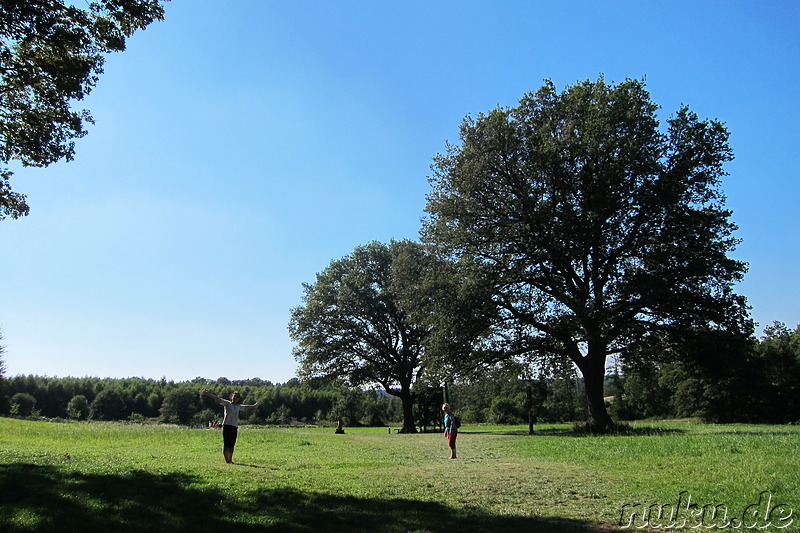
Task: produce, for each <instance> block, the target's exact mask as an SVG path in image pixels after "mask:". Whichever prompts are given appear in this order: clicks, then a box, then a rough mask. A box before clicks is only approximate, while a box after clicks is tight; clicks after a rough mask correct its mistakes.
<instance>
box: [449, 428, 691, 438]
mask: <svg viewBox="0 0 800 533" xmlns="http://www.w3.org/2000/svg"><path fill="white" fill-rule="evenodd" d="M463 433H464V434H465V435H467V434H469V435H526V436H531V437H536V436H539V437H597V436H603V437H637V436H647V435H681V434H684V433H688V431H686V430H685V429H679V428H659V427H625V428H623V429H621V430H620V431H614V432H610V433H592V432H591V431H585V430H583V429H581V428H565V427H558V428H548V427H545V428H541V429H534V431H533V433H532V434H529V433H528V430H527V429H509V430H507V431H497V430H489V431H481V430H472V429H467V430H465V431H463Z"/></svg>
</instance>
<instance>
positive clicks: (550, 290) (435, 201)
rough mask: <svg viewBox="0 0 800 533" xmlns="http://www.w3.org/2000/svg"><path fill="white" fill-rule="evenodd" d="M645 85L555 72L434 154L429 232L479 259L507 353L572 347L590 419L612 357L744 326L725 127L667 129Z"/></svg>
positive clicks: (689, 115) (595, 422)
mask: <svg viewBox="0 0 800 533" xmlns="http://www.w3.org/2000/svg"><path fill="white" fill-rule="evenodd" d="M657 109H658V106H657V105H656V104H655V103H654V102H652V101H651V98H650V95H649V93H648V92H647V91H646V89H645V84H644V82H643V81H638V80H626V81H624V82H622V83H619V84H617V85H613V84H607V83H606V82H605V80H604V79H603V78H600V79H598V80H596V81H590V80H587V81H585V82H582V83H579V84H577V85H574V86H570V87H567V88H566V89H565V90H564V91H563V92H558V91H557V90H556V87H555V85H554V84H553V83H552V82H550V81H547V82H546V83H545V84H544V85H543V86H542V87H541V88H540V89H539V90H538V91H536V92H532V93H529V94H526V95H525V96H524V97H523V98H522V99H521V100H520V102H519V105H518V106H517V107H514V108H498V109H494V110H492V111H490V112H489V113H487V114H480V115H479V116H478V117H477V118H472V117H467V118H466V119H465V120H464V121H463V123H462V125H461V130H460V138H461V143H460V144H459V145H452V146H449V147H448V150H447V152H446V153H445V154H440V155H439V156H437V157H436V159H435V162H434V165H433V170H434V175H433V176H432V178H431V184H432V191H431V193H430V194H429V196H428V203H427V206H426V211H427V212H428V213H429V216H428V218H427V220H426V221H425V226H424V228H423V239H424V240H426V241H428V242H431V243H435V244H436V245H438V246H439V247H440V248H441V249H443V250H445V251H446V253H450V254H453V255H455V256H456V257H459V258H464V257H467V258H471V259H472V260H474V261H475V262H476V263H477V264H479V265H480V271H481V276H482V278H483V280H484V282H485V283H486V284H487V285H489V286H491V288H492V300H493V303H494V305H495V306H496V307H497V309H498V317H499V320H498V321H497V323H496V328H497V330H498V331H513V334H509V335H507V338H508V339H509V340H510V341H511V342H509V343H508V345H507V350H508V353H509V355H523V356H526V357H528V358H530V359H532V360H533V359H536V358H538V357H540V356H550V357H558V358H569V359H570V360H571V361H572V362H574V363H575V365H577V367H578V368H579V369H580V371H581V373H582V374H583V376H584V379H585V385H586V395H587V401H588V407H589V426H590V427H591V428H592V429H596V430H605V429H607V428H608V427H610V426H611V425H613V422H612V421H611V419H610V418H609V416H608V413H607V412H606V409H605V406H604V404H603V378H604V375H605V364H606V359H607V358H608V357H609V356H610V355H612V354H619V355H620V356H621V357H631V356H635V354H636V348H637V346H640V345H642V344H645V343H649V344H654V343H662V342H664V341H665V340H666V339H671V338H673V337H675V336H677V335H678V334H679V333H680V332H686V331H691V330H693V329H701V330H702V329H707V328H710V329H712V330H713V329H720V330H726V331H737V332H741V333H743V334H749V332H750V331H751V330H752V326H751V324H750V322H749V319H748V318H747V312H746V309H747V308H746V302H745V300H744V298H742V297H741V296H738V295H736V294H734V292H733V290H732V286H733V284H735V283H736V282H738V281H739V280H741V279H742V277H743V275H744V273H745V271H746V265H745V264H744V263H742V262H740V261H736V260H734V259H731V258H730V257H728V254H729V253H730V252H731V251H732V250H733V249H734V248H735V246H736V244H737V243H738V241H737V239H736V238H735V237H734V231H735V229H736V227H735V225H734V224H733V223H732V222H731V221H730V215H731V212H730V211H728V210H726V209H725V207H724V196H723V194H722V191H721V187H720V180H721V178H722V177H723V176H724V175H725V171H724V168H723V166H724V163H726V162H727V161H730V160H731V159H732V157H733V155H732V151H731V149H730V147H729V145H728V131H727V129H726V128H725V126H724V125H723V124H722V123H721V122H719V121H716V120H700V119H699V118H698V116H697V115H696V114H695V113H693V112H692V111H690V110H689V108H688V107H682V108H681V109H679V110H678V111H677V113H676V114H675V115H674V116H673V117H671V118H670V119H669V120H668V122H667V127H666V128H665V130H662V129H661V127H660V123H659V121H658V119H657V117H656V111H657Z"/></svg>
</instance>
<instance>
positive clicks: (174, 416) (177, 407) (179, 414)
mask: <svg viewBox="0 0 800 533" xmlns="http://www.w3.org/2000/svg"><path fill="white" fill-rule="evenodd" d="M197 411H198V396H197V394H196V393H195V392H194V391H192V390H189V389H173V390H171V391H169V392H168V393H167V394H166V395H165V396H164V403H162V404H161V420H163V421H164V422H166V423H168V424H179V425H181V426H188V425H190V424H191V422H192V419H193V418H194V416H195V414H197Z"/></svg>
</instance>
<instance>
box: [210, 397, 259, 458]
mask: <svg viewBox="0 0 800 533" xmlns="http://www.w3.org/2000/svg"><path fill="white" fill-rule="evenodd" d="M200 394H202V395H203V396H208V397H209V398H211V399H212V400H214V401H215V402H217V403H218V404H220V405H221V406H223V407H224V408H225V416H224V417H223V418H222V455H223V456H224V457H225V462H226V463H228V464H233V447H234V446H236V437H237V435H238V433H239V411H241V410H242V409H255V408H256V407H258V404H257V403H254V404H252V405H245V404H242V403H241V401H242V397H241V395H240V394H239V393H238V392H234V393H233V394H231V399H230V400H226V399H225V398H220V397H219V396H217V395H216V394H214V393H212V392H210V391H209V390H208V389H204V390H203V391H202V392H201V393H200Z"/></svg>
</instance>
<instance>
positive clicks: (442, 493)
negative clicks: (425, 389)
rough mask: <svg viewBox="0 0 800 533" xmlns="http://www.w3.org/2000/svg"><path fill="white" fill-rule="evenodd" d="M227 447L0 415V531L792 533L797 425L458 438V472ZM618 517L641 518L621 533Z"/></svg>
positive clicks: (153, 429) (301, 434) (360, 451)
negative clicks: (683, 507)
mask: <svg viewBox="0 0 800 533" xmlns="http://www.w3.org/2000/svg"><path fill="white" fill-rule="evenodd" d="M221 441H222V437H221V434H220V431H219V430H209V429H185V428H179V427H174V426H156V425H136V424H120V423H85V422H70V423H52V422H44V421H41V422H39V421H29V420H17V419H11V418H0V494H2V498H1V499H0V531H3V532H9V533H10V532H27V531H137V532H147V531H189V530H193V531H222V530H230V531H238V532H248V531H290V532H291V531H296V532H301V531H389V532H395V531H396V532H406V531H419V532H422V531H430V532H445V531H447V532H452V531H553V532H578V531H616V530H624V529H626V528H625V527H624V526H626V525H627V526H628V527H627V529H632V530H637V529H638V530H642V529H658V526H662V528H664V527H665V526H667V525H670V524H669V523H668V520H667V519H666V518H665V517H662V518H661V519H656V518H654V517H653V515H650V517H649V518H648V521H647V522H644V521H643V519H642V516H644V513H643V511H642V510H643V509H647V508H649V506H667V507H659V508H662V509H667V510H669V509H670V508H672V507H670V506H673V507H674V508H675V509H678V510H679V511H680V505H679V499H680V498H683V501H684V502H685V501H686V498H687V497H688V498H690V499H691V500H690V501H691V503H692V504H695V507H694V509H698V508H703V507H704V506H706V508H707V509H711V507H714V508H715V509H716V510H717V515H715V516H714V517H713V520H711V521H709V520H710V519H708V518H706V519H705V520H706V521H705V522H703V523H700V521H699V519H697V518H696V516H699V515H696V516H695V518H690V520H689V521H688V522H687V523H686V524H685V527H684V529H686V530H691V529H695V530H709V529H723V527H722V526H726V527H725V529H728V528H730V529H732V530H734V529H736V528H737V526H738V529H743V530H744V529H746V526H747V525H755V526H756V527H764V529H761V530H762V531H763V530H766V531H800V426H767V425H708V424H698V423H694V422H692V421H668V422H651V423H642V424H636V425H634V426H633V427H632V430H631V432H630V433H629V434H626V435H613V436H612V435H609V436H587V435H576V434H575V433H573V431H572V427H571V426H567V425H542V426H538V427H537V430H536V432H535V434H534V435H528V434H527V427H524V428H523V427H518V426H466V427H463V428H462V431H461V433H460V435H459V438H458V454H459V458H458V459H456V460H448V459H447V458H446V457H447V454H448V450H447V446H446V442H445V441H444V439H443V438H442V436H441V435H438V434H418V435H403V434H397V433H396V432H391V433H390V432H389V430H388V429H387V428H346V433H345V434H344V435H336V434H334V432H333V429H332V428H261V427H253V426H245V427H242V428H241V430H240V433H239V441H238V443H237V447H236V453H235V455H234V461H236V463H237V464H234V465H228V464H225V463H224V461H223V458H222V453H221V451H220V450H221V444H222V442H221ZM766 498H769V501H767V500H766ZM637 504H638V507H637ZM626 506H627V507H626ZM626 509H627V510H629V511H631V512H632V513H633V512H636V513H638V514H637V515H635V516H636V519H635V520H628V521H627V522H626V520H623V523H622V526H621V525H620V519H621V518H622V517H624V516H628V514H625V513H623V511H625V510H626ZM769 509H773V510H774V511H776V512H774V513H772V516H771V517H766V518H765V517H762V516H761V515H762V514H769V513H770V511H769ZM679 511H678V515H677V517H678V518H683V519H685V518H686V514H685V513H684V515H680V512H679ZM722 511H725V512H726V513H727V519H730V518H734V520H733V521H730V520H729V521H728V522H727V523H726V524H724V523H723V522H722V521H721V520H722V516H721V514H720V513H721V512H722ZM626 512H627V511H626ZM747 513H750V515H752V516H753V517H754V518H753V520H752V521H751V522H747V523H740V522H737V521H736V520H739V519H741V518H742V516H743V514H747ZM778 515H780V516H778ZM778 518H781V520H778ZM659 520H660V522H659ZM675 523H676V522H675V521H673V526H674V524H675ZM693 526H697V527H693ZM779 526H784V527H782V528H781V527H779ZM672 529H675V528H674V527H673V528H672ZM749 530H751V529H749Z"/></svg>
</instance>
